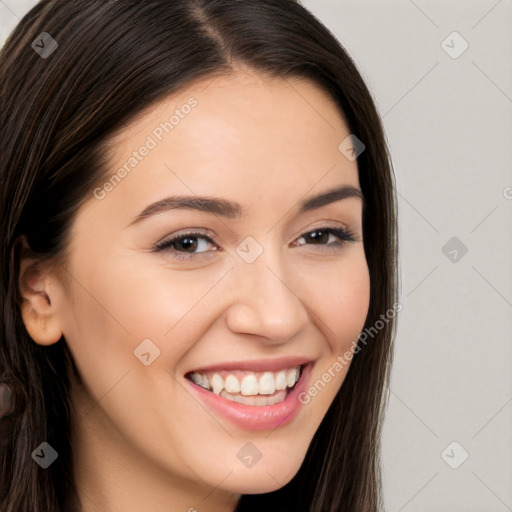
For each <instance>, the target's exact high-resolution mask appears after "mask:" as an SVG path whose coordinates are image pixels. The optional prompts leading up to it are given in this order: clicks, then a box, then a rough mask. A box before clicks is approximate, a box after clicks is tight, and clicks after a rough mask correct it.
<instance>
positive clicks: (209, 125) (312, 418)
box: [20, 70, 370, 512]
mask: <svg viewBox="0 0 512 512" xmlns="http://www.w3.org/2000/svg"><path fill="white" fill-rule="evenodd" d="M191 96H193V97H194V98H196V100H197V102H198V103H197V106H196V107H195V108H193V109H192V110H191V112H190V113H189V114H188V115H187V116H185V117H184V118H182V119H180V122H179V124H178V125H177V126H176V127H175V129H174V130H173V131H172V132H170V133H168V134H165V135H164V137H163V139H162V141H160V142H159V143H158V145H157V147H155V148H154V149H151V151H150V152H149V154H148V155H147V156H145V157H144V158H143V159H142V160H141V161H140V162H139V163H138V165H137V166H136V167H135V168H134V169H133V170H132V171H131V172H130V173H129V174H128V175H126V176H125V177H124V178H123V180H122V181H121V182H120V183H118V184H117V185H116V186H115V187H114V188H113V189H112V190H110V191H109V192H108V193H107V194H106V195H105V197H104V198H102V199H101V200H100V199H97V198H96V197H93V196H92V195H91V197H90V198H88V200H87V201H86V202H85V204H84V205H83V206H82V207H81V208H80V210H79V212H78V215H77V217H76V219H75V221H74V224H73V226H72V233H71V235H72V236H71V245H70V252H69V254H70V258H69V260H68V261H67V262H66V265H65V267H63V266H62V265H60V266H57V267H55V268H52V267H51V266H49V265H47V266H45V265H43V264H40V265H39V266H38V265H37V261H35V260H32V259H30V258H29V257H26V258H25V259H24V260H23V261H22V264H21V277H20V283H21V284H20V286H21V288H22V290H23V296H24V299H25V301H24V303H23V305H22V314H23V319H24V322H25V325H26V327H27V330H28V332H29V334H30V335H31V337H32V339H33V340H34V341H35V342H36V343H39V344H41V345H50V344H52V343H55V342H57V341H58V340H59V339H60V337H61V336H62V335H63V336H64V338H65V340H66V343H67V344H68V346H69V347H70V350H71V352H72V355H73V357H74V359H75V361H76V364H77V366H78V369H79V371H80V374H81V376H82V378H83V380H84V382H85V389H81V388H79V387H78V386H73V388H72V400H73V405H74V408H75V410H76V411H77V415H78V418H79V421H77V422H76V425H75V427H76V432H75V434H74V437H73V442H74V456H75V471H76V475H75V477H76V483H77V488H78V492H79V496H80V499H81V502H82V504H83V510H84V512H98V511H101V512H110V511H115V510H123V511H124V512H140V511H141V510H151V511H152V512H164V511H165V512H169V510H173V511H180V512H181V511H183V512H187V511H191V512H192V511H194V510H196V511H197V512H206V511H208V512H228V511H229V512H231V511H233V510H234V508H235V505H236V502H237V501H238V499H239V498H240V495H241V494H246V493H247V494H253V493H264V492H270V491H273V490H276V489H278V488H280V487H282V486H283V485H285V484H286V483H287V482H289V481H290V480H291V478H292V477H293V476H294V475H295V474H296V472H297V471H298V469H299V467H300V465H301V463H302V461H303V459H304V456H305V454H306V451H307V448H308V446H309V444H310V442H311V439H312V437H313V435H314V433H315V431H316V430H317V428H318V427H319V425H320V422H321V421H322V418H323V417H324V415H325V414H326V412H327V410H328V407H329V406H330V404H331V403H332V401H333V399H334V397H335V395H336V393H337V392H338V390H339V389H340V387H341V385H342V383H343V380H344V378H345V376H346V372H347V370H348V366H346V367H345V368H344V369H343V370H342V371H341V372H338V373H337V374H336V376H335V378H334V379H332V380H331V381H330V382H329V384H328V385H327V386H326V387H325V389H323V390H322V391H321V392H320V393H318V395H317V396H316V397H314V399H312V400H311V402H310V403H309V404H308V405H303V406H301V408H300V410H299V413H298V415H297V416H296V417H295V418H294V419H293V421H292V422H291V423H289V424H286V425H285V426H282V427H278V428H275V429H273V430H272V431H270V430H263V431H250V430H245V429H243V428H240V427H239V426H237V425H235V424H234V423H232V422H231V421H230V420H229V419H228V418H225V417H222V416H219V415H217V414H216V413H215V412H212V411H210V410H208V408H206V407H205V406H204V404H202V403H201V402H200V401H198V400H196V399H195V398H194V397H193V396H192V395H191V393H190V391H189V389H190V388H189V387H188V384H187V381H186V379H185V374H186V373H187V372H189V371H191V370H193V369H195V368H198V367H200V366H201V365H205V364H210V363H222V362H227V361H246V360H255V359H272V358H277V357H281V356H295V355H297V356H304V357H308V358H309V359H311V360H313V361H314V366H313V369H312V375H311V382H315V381H316V380H317V379H319V378H320V377H321V375H322V374H323V373H324V372H325V371H326V370H327V369H328V368H329V367H331V366H332V364H333V362H334V361H335V360H336V358H337V356H339V355H340V354H343V353H344V352H345V351H346V350H349V349H350V348H351V342H352V341H353V340H357V336H358V334H359V333H360V332H361V330H362V329H363V326H364V321H365V318H366V314H367V312H368V305H369V295H370V283H369V274H368V267H367V263H366V259H365V254H364V248H363V242H362V240H363V238H362V235H363V234H362V202H361V200H360V199H359V198H357V197H349V198H346V199H342V200H337V201H334V202H331V203H329V204H326V205H324V206H321V207H320V208H317V209H312V210H310V211H306V212H302V213H298V211H297V210H298V205H299V203H300V202H301V201H303V200H305V199H307V198H310V197H313V196H315V195H317V194H320V193H322V192H325V191H327V190H330V189H332V188H335V187H341V186H351V187H355V188H357V189H359V188H360V185H359V180H358V174H357V163H356V161H350V160H349V159H347V158H346V157H345V156H344V155H343V154H342V153H341V152H340V151H339V150H338V145H339V144H340V142H341V141H343V140H344V139H345V138H346V137H347V135H348V134H349V131H348V129H347V127H346V125H345V123H344V122H343V119H342V118H341V116H340V115H339V111H338V110H337V108H336V106H335V105H334V103H333V102H332V100H331V99H330V98H329V97H328V95H327V94H326V93H324V92H323V91H322V90H321V89H319V88H318V87H316V86H314V85H313V84H311V83H308V82H306V81H299V80H288V81H285V80H278V79H274V80H270V79H268V78H264V77H263V76H261V75H259V74H257V73H254V72H251V71H248V70H239V71H238V72H236V73H233V74H232V75H229V76H224V77H217V78H215V79H212V78H209V79H208V80H202V81H200V82H196V83H195V84H193V85H191V86H189V87H188V88H187V89H186V90H183V91H181V92H180V93H176V94H173V95H171V96H169V97H168V98H166V99H165V101H162V102H159V103H158V104H156V105H154V106H152V107H151V108H150V109H148V110H147V111H145V112H144V113H143V115H141V116H138V117H137V118H136V119H135V120H134V121H133V122H131V123H129V124H128V125H126V126H125V127H123V128H122V130H121V131H120V132H119V133H118V134H116V136H115V138H114V139H112V154H111V155H110V160H109V167H110V169H109V170H110V172H109V173H108V176H107V177H106V178H107V179H108V178H109V177H110V176H111V175H112V174H114V173H115V172H116V171H117V170H118V169H119V168H120V167H122V166H123V164H124V163H125V162H126V161H127V159H128V158H129V157H130V156H131V155H132V153H133V151H135V150H137V149H138V148H140V147H141V146H142V145H143V144H144V143H145V142H146V140H147V137H148V135H151V134H152V132H153V130H154V129H155V127H157V126H159V124H160V123H161V122H164V121H166V120H169V118H170V116H171V115H172V113H173V112H174V110H175V109H176V108H179V107H180V106H182V105H183V104H185V103H186V102H187V100H188V99H189V98H190V97H191ZM153 138H154V139H155V140H156V138H155V137H153ZM103 183H104V182H103ZM171 195H188V196H190V195H191V196H195V195H198V196H208V197H216V198H223V199H227V200H231V201H237V202H238V203H240V205H241V206H242V207H243V209H244V215H243V216H242V217H240V218H238V219H235V218H228V217H223V216H221V215H215V214H213V213H209V212H203V211H198V210H191V209H175V210H168V211H164V212H161V213H158V214H155V215H152V216H150V217H148V218H145V219H143V220H140V221H139V222H136V223H134V224H133V225H130V224H131V223H132V221H133V220H134V218H135V217H136V216H137V215H138V214H139V213H140V212H141V211H142V210H144V209H145V208H146V207H147V206H148V205H150V204H151V203H154V202H156V201H159V200H161V199H163V198H165V197H168V196H171ZM325 226H333V227H347V228H348V229H349V230H350V231H351V232H352V233H353V235H354V238H355V241H354V242H344V243H343V245H341V246H340V245H339V242H340V240H339V239H338V238H337V237H336V236H335V235H330V236H325V238H324V237H322V240H323V241H321V242H315V241H311V240H310V239H311V237H305V236H303V235H305V234H308V233H311V232H312V231H314V230H315V228H316V229H319V228H320V227H325ZM187 228H197V229H198V230H200V231H202V232H204V233H205V235H206V236H214V237H215V240H216V241H215V245H213V244H211V243H209V242H208V241H207V240H205V239H203V238H202V237H199V238H197V241H198V242H199V243H198V246H197V248H196V249H195V252H194V249H192V251H191V252H192V253H194V256H195V257H194V258H190V259H188V260H179V259H177V258H176V257H174V255H175V254H177V253H181V254H183V253H184V252H185V250H184V249H183V248H182V247H183V246H180V245H179V244H178V245H176V244H175V246H174V249H171V248H168V249H167V250H165V251H161V252H155V251H152V249H153V247H154V246H155V244H157V243H158V242H159V241H162V240H168V239H170V238H172V237H173V236H174V235H175V234H177V233H178V232H182V231H183V230H185V229H187ZM249 236H251V237H253V238H254V239H255V240H256V241H257V242H258V244H259V245H260V246H261V247H262V248H263V252H262V254H261V255H260V256H259V257H258V258H257V259H256V260H255V261H254V262H252V263H247V262H246V261H245V260H244V259H243V258H242V257H240V256H239V254H238V253H237V251H236V249H237V247H238V246H239V245H240V244H241V242H242V241H243V240H244V239H245V238H247V237H249ZM336 242H338V244H336ZM215 246H217V249H216V250H215V248H216V247H215ZM186 254H189V253H186ZM148 338H149V339H150V340H152V342H153V343H154V344H155V345H156V346H157V347H158V348H159V350H160V356H159V357H158V358H157V359H155V360H154V362H153V363H152V364H150V365H148V366H145V365H144V364H142V363H141V362H140V361H139V360H138V359H137V358H136V357H135V356H134V350H135V349H136V348H137V346H138V345H140V343H141V342H142V340H145V339H148ZM249 441H250V442H252V443H253V444H254V445H255V446H256V447H257V448H258V449H259V451H260V452H261V453H262V458H261V459H260V460H259V461H258V463H257V464H255V465H254V466H252V467H250V468H249V467H246V466H245V465H244V464H242V463H241V462H240V460H239V459H238V458H237V453H238V451H239V450H240V449H241V448H242V447H243V446H244V445H245V444H246V443H247V442H249Z"/></svg>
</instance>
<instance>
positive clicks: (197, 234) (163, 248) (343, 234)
mask: <svg viewBox="0 0 512 512" xmlns="http://www.w3.org/2000/svg"><path fill="white" fill-rule="evenodd" d="M317 231H322V232H324V233H327V234H329V235H331V234H333V235H335V236H337V237H338V238H339V240H341V241H338V242H335V243H331V244H303V245H320V246H324V247H325V249H328V248H330V249H332V250H339V249H341V248H342V247H343V246H344V245H345V243H346V242H355V241H356V238H355V237H354V235H353V234H352V232H351V231H349V230H348V229H344V228H339V227H335V226H321V227H317V228H315V229H312V230H310V231H306V232H305V233H303V234H302V235H300V237H299V238H302V237H304V236H305V235H310V234H311V233H315V232H317ZM187 237H188V238H203V239H205V240H206V241H207V242H208V243H210V244H213V245H217V244H216V243H215V237H212V236H208V235H206V234H205V233H203V232H201V231H194V230H191V231H186V232H184V233H180V234H179V235H177V236H175V237H173V238H171V239H169V240H164V241H163V242H159V243H157V244H156V245H155V246H154V248H153V251H154V252H169V253H174V254H173V255H172V257H173V258H176V259H178V260H191V259H194V258H197V257H201V256H199V255H202V254H205V253H204V252H200V253H187V252H184V251H176V250H172V249H171V247H172V246H173V245H174V244H175V243H176V242H178V241H180V240H182V239H184V238H187ZM333 246H335V247H333ZM322 250H324V249H322Z"/></svg>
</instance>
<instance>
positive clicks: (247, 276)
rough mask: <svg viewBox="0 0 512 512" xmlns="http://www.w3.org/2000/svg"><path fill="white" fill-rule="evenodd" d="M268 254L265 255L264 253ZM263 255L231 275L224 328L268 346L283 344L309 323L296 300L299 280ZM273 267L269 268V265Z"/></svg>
mask: <svg viewBox="0 0 512 512" xmlns="http://www.w3.org/2000/svg"><path fill="white" fill-rule="evenodd" d="M267 254H268V253H267ZM264 256H265V252H264V253H263V255H262V256H260V257H259V258H258V259H257V260H256V261H255V262H253V263H251V264H247V263H245V262H239V263H240V265H239V266H238V268H235V269H234V272H233V276H232V278H233V280H234V281H233V283H234V284H233V286H234V287H235V291H234V297H233V299H232V301H231V304H230V307H229V308H228V311H227V324H228V327H229V328H230V330H231V331H233V332H235V333H238V334H254V335H256V336H258V337H260V338H262V339H265V340H266V341H267V342H269V343H285V342H287V341H288V340H290V339H291V338H293V337H294V336H295V335H296V334H297V333H299V332H300V331H301V330H302V329H304V327H305V326H306V324H307V323H308V321H309V315H308V311H307V309H306V307H305V306H304V304H303V302H302V300H301V299H300V297H299V293H300V290H299V279H298V276H293V275H291V271H290V269H288V270H287V271H286V272H285V271H284V269H283V266H282V265H277V264H276V263H275V262H276V260H275V259H273V262H270V258H265V257H264ZM271 263H272V264H271Z"/></svg>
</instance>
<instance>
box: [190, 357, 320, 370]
mask: <svg viewBox="0 0 512 512" xmlns="http://www.w3.org/2000/svg"><path fill="white" fill-rule="evenodd" d="M311 361H312V359H311V358H306V357H292V356H288V357H281V358H277V359H254V360H253V361H247V360H246V361H229V362H225V363H216V364H211V365H208V366H201V367H200V368H194V370H192V371H194V372H212V371H222V370H245V371H253V372H267V371H268V372H275V371H278V370H284V369H286V368H293V367H295V366H302V365H305V364H308V363H310V362H311ZM188 373H191V372H188Z"/></svg>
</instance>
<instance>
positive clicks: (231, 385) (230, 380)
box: [224, 375, 240, 393]
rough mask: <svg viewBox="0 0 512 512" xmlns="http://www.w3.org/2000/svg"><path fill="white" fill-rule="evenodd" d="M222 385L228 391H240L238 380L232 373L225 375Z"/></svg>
mask: <svg viewBox="0 0 512 512" xmlns="http://www.w3.org/2000/svg"><path fill="white" fill-rule="evenodd" d="M224 387H225V388H226V391H227V392H228V393H240V381H239V380H238V379H237V378H236V377H235V376H234V375H228V376H227V377H226V383H225V384H224Z"/></svg>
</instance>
